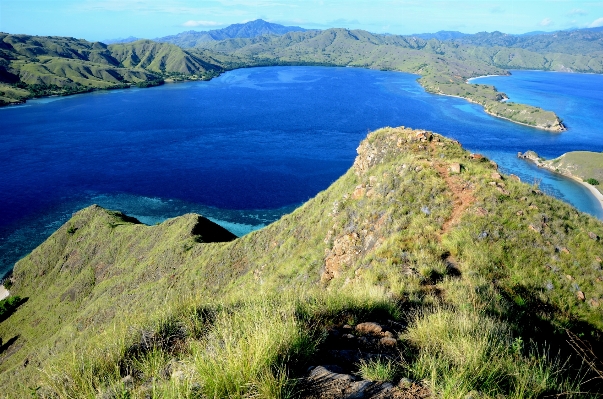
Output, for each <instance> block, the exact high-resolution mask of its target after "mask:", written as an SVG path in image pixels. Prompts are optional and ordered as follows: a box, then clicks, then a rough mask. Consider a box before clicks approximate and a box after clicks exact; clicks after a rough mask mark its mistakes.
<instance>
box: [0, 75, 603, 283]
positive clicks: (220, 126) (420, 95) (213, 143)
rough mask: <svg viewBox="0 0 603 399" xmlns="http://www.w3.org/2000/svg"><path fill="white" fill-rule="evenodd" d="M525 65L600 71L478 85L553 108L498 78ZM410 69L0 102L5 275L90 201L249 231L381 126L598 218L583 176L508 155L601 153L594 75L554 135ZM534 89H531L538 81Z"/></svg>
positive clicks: (297, 200) (313, 186)
mask: <svg viewBox="0 0 603 399" xmlns="http://www.w3.org/2000/svg"><path fill="white" fill-rule="evenodd" d="M525 74H528V75H529V76H532V78H531V79H532V80H533V79H534V76H536V75H534V74H541V75H542V76H540V77H538V79H540V82H541V85H543V86H546V85H547V84H549V83H547V82H548V79H550V78H548V77H547V76H550V75H555V76H554V78H555V79H557V78H559V77H560V78H561V79H563V78H565V79H566V81H565V82H566V83H567V80H568V79H570V80H571V79H572V78H574V77H575V76H579V77H580V79H586V81H588V79H601V77H600V76H598V75H571V76H563V75H565V74H550V73H544V72H514V75H513V76H512V77H501V78H484V80H478V81H474V83H489V81H487V80H486V79H496V83H495V85H496V86H497V87H499V89H500V90H501V91H505V90H506V91H507V94H509V96H510V97H511V99H512V100H516V101H523V99H525V101H526V102H529V101H528V100H530V101H534V102H536V103H537V104H534V105H539V106H542V107H544V108H547V105H551V107H552V108H551V109H554V107H553V106H552V102H550V103H548V104H547V103H538V102H542V101H544V100H543V99H542V98H547V95H546V94H545V95H543V97H542V96H541V97H538V96H534V95H532V97H530V94H529V90H528V91H527V92H521V88H522V87H525V86H522V85H521V84H519V85H518V86H515V87H511V88H509V89H504V88H503V87H502V85H503V84H502V82H503V81H504V80H505V79H510V80H513V79H516V78H517V79H524V78H525V76H528V75H525ZM530 74H531V75H530ZM416 78H417V76H415V75H409V74H402V73H396V72H381V71H372V70H364V69H355V68H323V67H268V68H254V69H241V70H235V71H231V72H228V73H226V74H224V75H222V76H221V77H219V78H217V79H214V80H212V81H209V82H189V83H181V84H170V85H165V86H162V87H157V88H152V89H129V90H122V91H116V92H97V93H92V94H85V95H78V96H72V97H65V98H60V99H57V100H56V101H48V100H37V101H32V102H30V103H28V104H26V105H25V106H18V107H10V108H5V109H2V110H0V115H1V116H0V132H1V133H0V154H1V157H0V162H1V163H2V165H1V166H2V170H3V171H4V173H3V174H2V175H1V177H0V191H1V192H2V193H3V194H2V197H1V198H0V205H1V206H2V209H3V210H4V212H2V216H0V237H1V239H2V241H0V252H1V253H0V258H2V264H0V274H3V272H5V271H6V270H8V268H10V267H12V263H14V261H15V260H16V259H18V257H20V256H23V255H24V254H25V253H26V252H27V251H29V250H31V248H32V247H33V246H35V245H36V244H37V243H39V242H41V241H42V240H43V239H44V238H46V237H47V236H48V235H49V234H50V233H51V232H52V231H53V230H54V229H56V227H58V226H57V224H58V225H60V223H61V222H62V221H65V220H67V219H68V217H69V216H70V215H71V213H72V212H74V211H76V210H78V209H80V208H81V207H84V206H87V205H90V204H92V203H98V204H99V205H102V206H106V207H110V208H116V209H119V210H122V211H124V212H125V213H128V214H132V215H134V216H136V217H139V218H140V219H141V221H143V222H145V223H149V224H150V223H155V222H160V221H161V220H163V219H165V218H167V217H172V216H176V215H179V214H182V213H187V212H193V211H195V212H199V213H202V214H204V215H205V216H208V217H210V218H213V219H214V220H217V221H220V222H221V223H223V224H225V226H226V227H231V228H233V227H234V228H238V229H239V230H238V231H235V232H236V233H238V234H244V233H245V232H247V231H250V230H253V229H257V228H259V227H261V226H264V225H266V224H268V223H270V222H272V221H274V220H276V219H278V217H280V215H282V214H283V213H286V212H289V211H291V210H292V209H294V207H295V206H297V205H299V204H301V203H302V202H304V201H306V200H307V199H308V198H310V197H312V196H314V195H315V194H316V193H317V192H318V191H320V190H322V189H325V188H326V187H327V186H328V185H329V184H330V183H331V182H333V181H334V180H335V179H337V178H338V177H339V176H340V175H342V174H343V173H344V172H345V171H346V170H347V169H348V168H349V167H350V166H351V165H352V162H353V160H354V157H355V149H356V147H357V146H358V144H359V142H360V140H362V138H364V137H365V136H366V134H367V132H368V131H370V130H373V129H376V128H379V127H382V126H388V125H389V126H398V125H405V126H409V127H412V128H422V129H428V130H433V131H435V132H438V133H441V134H444V135H446V136H448V137H452V138H455V139H457V140H459V141H460V142H461V143H462V144H463V145H464V146H465V147H466V148H468V149H470V150H472V151H475V152H480V153H483V154H484V155H486V156H488V157H489V158H491V159H493V160H494V161H496V162H497V163H498V164H499V165H500V166H501V169H502V170H503V171H504V172H506V173H515V174H517V175H518V176H520V177H521V178H522V180H524V181H527V182H529V183H532V182H536V183H538V184H539V185H540V187H541V189H543V190H544V191H545V192H547V193H550V194H552V195H555V196H557V197H559V198H562V199H564V200H566V201H568V202H570V203H572V204H573V205H574V206H576V207H577V208H578V209H581V210H583V211H585V212H588V213H591V214H593V215H595V216H597V217H599V218H601V217H602V216H603V215H602V212H601V210H600V208H598V206H597V204H596V202H595V201H594V199H593V198H592V197H590V196H589V195H588V194H587V192H586V189H585V188H584V187H582V186H581V185H580V184H577V183H575V182H573V181H571V180H568V179H565V178H563V177H561V176H557V175H554V174H552V173H549V172H546V171H543V170H539V169H538V168H536V167H534V166H532V165H530V164H527V163H526V162H525V161H522V160H518V159H517V158H516V154H517V152H518V151H525V150H528V149H531V150H535V151H536V152H538V153H539V154H541V155H543V156H545V157H553V156H558V155H560V154H561V153H563V152H567V151H572V150H584V149H588V150H590V151H603V140H601V138H603V137H602V136H603V134H602V133H600V132H597V131H596V129H590V128H588V129H587V128H585V127H584V126H583V125H580V123H579V121H578V118H582V119H585V120H588V121H589V122H588V123H591V122H592V121H593V120H596V119H595V117H596V115H594V116H588V115H587V116H584V115H582V112H583V111H586V110H588V109H597V105H596V104H599V103H597V101H599V102H600V101H601V98H602V97H603V94H602V91H603V89H598V90H597V88H603V85H602V84H597V83H594V84H593V83H590V84H589V86H590V87H591V90H590V92H589V93H591V94H590V95H589V99H590V100H589V101H591V102H592V103H594V105H593V107H594V108H588V107H584V106H579V105H578V106H572V107H573V108H571V107H569V106H568V105H567V103H566V105H565V106H564V105H563V103H562V102H561V100H559V101H557V102H556V104H557V105H555V107H559V109H554V110H555V111H556V112H557V113H558V114H559V115H560V116H561V117H562V118H563V119H564V120H565V121H566V122H567V123H568V127H569V130H568V131H567V132H564V133H561V134H555V133H550V132H545V131H540V130H537V129H533V128H530V127H526V126H521V125H517V124H514V123H512V122H508V121H504V120H500V119H497V118H494V117H491V116H489V115H487V114H485V113H484V112H483V110H482V109H481V107H480V106H477V105H475V104H470V103H468V102H467V101H465V100H462V99H458V98H451V97H443V96H437V95H432V94H429V93H425V92H424V91H423V89H422V88H421V87H420V86H419V85H418V84H417V83H416V81H415V80H416ZM525 79H528V78H525ZM499 82H500V83H499ZM597 82H599V81H597ZM532 84H533V85H534V86H533V87H532V88H531V90H532V92H534V91H538V87H541V86H538V82H532ZM560 85H561V86H562V83H555V84H553V85H552V87H556V88H558V87H559V86H560ZM570 86H571V84H570ZM515 93H517V94H515ZM560 96H561V97H563V96H564V94H560ZM571 96H574V97H576V96H578V94H577V93H573V94H571V93H570V96H569V97H571ZM528 97H530V98H528ZM566 97H568V96H566ZM53 100H54V99H53ZM549 101H552V100H549ZM599 109H600V108H599ZM591 112H592V111H591ZM574 116H576V119H573V118H574ZM588 126H591V125H588ZM593 126H594V125H593ZM581 129H582V130H581ZM585 129H586V130H585ZM32 237H33V238H32Z"/></svg>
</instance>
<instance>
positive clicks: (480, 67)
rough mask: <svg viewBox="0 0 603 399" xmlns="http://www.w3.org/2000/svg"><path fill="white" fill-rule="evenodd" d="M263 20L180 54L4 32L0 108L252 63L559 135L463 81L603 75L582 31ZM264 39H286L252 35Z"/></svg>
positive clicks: (519, 107)
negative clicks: (293, 68) (411, 92)
mask: <svg viewBox="0 0 603 399" xmlns="http://www.w3.org/2000/svg"><path fill="white" fill-rule="evenodd" d="M261 22H262V21H260V22H258V21H254V22H251V23H248V24H243V25H241V26H237V25H233V26H231V27H228V28H225V30H220V31H219V32H218V31H210V32H214V33H215V35H214V36H215V38H213V39H212V40H209V39H207V38H206V39H207V40H205V39H202V38H196V36H195V38H192V39H191V38H190V37H188V38H180V36H178V35H177V37H173V38H164V39H165V41H167V42H173V43H177V44H179V45H181V46H182V47H187V48H185V49H181V48H179V47H177V46H175V45H172V44H169V43H156V42H152V41H149V40H139V41H136V42H131V43H125V44H113V45H110V46H107V45H105V44H103V43H90V42H86V41H84V40H77V39H73V38H60V37H37V36H26V35H7V34H1V35H0V38H1V39H2V42H0V43H1V44H0V82H2V83H0V101H1V102H2V104H7V103H11V102H19V101H23V100H24V99H25V98H28V97H31V96H41V95H53V94H59V95H64V94H72V93H78V92H86V91H90V90H94V89H98V88H121V87H129V86H130V85H132V84H136V85H138V86H139V87H148V86H153V85H157V84H160V83H161V82H162V81H163V80H165V79H168V80H185V79H193V80H194V79H210V78H212V77H214V76H217V75H218V74H219V73H221V72H222V71H224V70H228V69H235V68H241V67H250V66H266V65H332V66H354V67H363V68H376V69H384V70H397V71H403V72H410V73H416V74H419V75H421V78H420V79H419V82H420V83H421V85H422V86H423V87H424V88H425V89H426V90H427V91H430V92H433V93H438V94H443V95H451V96H458V97H462V98H466V99H468V100H469V101H472V102H474V103H477V104H481V105H482V106H483V107H484V109H485V111H486V112H488V113H489V114H492V115H494V116H498V117H501V118H505V119H509V120H512V121H514V122H518V123H523V124H526V125H529V126H534V127H537V128H541V129H546V130H551V131H562V130H564V129H565V127H564V126H563V123H562V121H561V120H560V119H559V118H558V117H557V115H555V114H554V113H553V112H550V111H545V110H542V109H540V108H537V107H532V106H529V105H524V104H515V103H511V102H507V101H506V100H507V96H506V95H505V94H504V93H499V92H498V91H497V90H496V88H494V87H493V86H487V85H475V84H470V83H468V82H467V80H468V79H470V78H472V77H476V76H481V75H490V74H508V72H507V71H506V69H541V70H551V71H575V72H593V73H602V72H603V52H601V51H599V50H600V49H599V47H600V41H601V39H600V38H599V36H600V35H601V33H600V32H591V31H588V30H584V32H582V31H575V32H569V33H567V32H566V33H564V32H561V33H560V32H557V33H556V34H554V35H534V36H525V37H523V36H522V37H517V36H513V35H504V34H500V33H499V32H494V33H492V34H485V33H484V34H477V35H468V36H463V37H462V38H460V39H457V40H453V41H438V40H435V39H430V40H424V39H421V38H419V37H411V36H395V35H375V34H372V33H369V32H366V31H362V30H347V29H328V30H325V31H303V30H301V28H300V29H297V28H295V27H280V28H279V26H280V25H275V26H276V27H275V26H273V25H271V24H269V26H265V24H262V23H261ZM258 24H259V25H258ZM256 25H258V26H256ZM277 28H278V29H277ZM293 28H295V29H294V31H291V29H293ZM222 31H225V32H226V31H228V32H226V33H225V32H222ZM216 32H218V33H220V32H222V33H220V34H218V33H216ZM265 32H276V33H278V34H282V33H284V34H282V35H280V36H279V35H274V34H265V35H260V36H257V34H259V33H265ZM285 32H286V33H285ZM206 33H207V34H209V32H205V33H204V34H206ZM216 35H217V36H216ZM593 35H594V36H593ZM597 35H598V36H597ZM189 36H190V35H189ZM249 36H253V37H249ZM229 37H232V38H231V39H227V38H229ZM215 39H225V40H220V41H216V40H215ZM191 46H195V48H191ZM598 46H599V47H598ZM570 50H571V51H570Z"/></svg>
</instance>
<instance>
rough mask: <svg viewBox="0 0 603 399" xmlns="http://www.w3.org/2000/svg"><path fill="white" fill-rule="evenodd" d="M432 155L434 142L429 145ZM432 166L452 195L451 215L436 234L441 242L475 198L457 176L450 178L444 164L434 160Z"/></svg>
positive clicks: (447, 166)
mask: <svg viewBox="0 0 603 399" xmlns="http://www.w3.org/2000/svg"><path fill="white" fill-rule="evenodd" d="M430 147H431V150H432V151H431V152H432V155H433V153H434V152H435V144H434V142H431V143H430ZM433 165H434V167H435V169H436V170H437V172H438V174H439V175H440V177H442V179H444V181H445V182H446V186H448V190H450V192H451V194H452V200H453V202H452V205H453V208H452V213H451V214H450V217H449V218H448V219H447V220H446V221H445V222H444V223H443V224H442V229H441V230H440V232H439V233H438V239H439V240H440V241H441V239H442V236H444V235H446V234H447V233H449V232H450V230H452V227H454V225H456V224H457V223H458V222H459V221H460V220H461V217H462V216H463V214H464V213H465V211H466V210H467V209H468V208H469V207H470V206H471V205H473V203H474V202H475V197H474V196H473V189H471V188H469V187H466V186H464V185H463V182H462V180H461V179H460V177H458V176H451V175H450V171H449V166H450V165H448V164H446V163H442V162H441V161H438V160H435V157H434V162H433Z"/></svg>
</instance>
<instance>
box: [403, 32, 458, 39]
mask: <svg viewBox="0 0 603 399" xmlns="http://www.w3.org/2000/svg"><path fill="white" fill-rule="evenodd" d="M410 36H414V37H419V38H421V39H424V40H429V39H437V40H454V39H460V38H463V37H465V36H470V34H468V33H462V32H457V31H450V30H441V31H439V32H436V33H419V34H416V35H410Z"/></svg>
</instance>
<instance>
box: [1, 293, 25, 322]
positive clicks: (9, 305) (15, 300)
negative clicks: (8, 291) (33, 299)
mask: <svg viewBox="0 0 603 399" xmlns="http://www.w3.org/2000/svg"><path fill="white" fill-rule="evenodd" d="M23 302H25V301H23V300H22V299H21V297H20V296H18V295H17V296H11V297H8V298H6V299H3V300H1V301H0V321H2V320H4V319H6V318H8V316H10V315H11V314H13V313H14V312H15V310H17V308H18V307H19V305H21V304H22V303H23Z"/></svg>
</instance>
